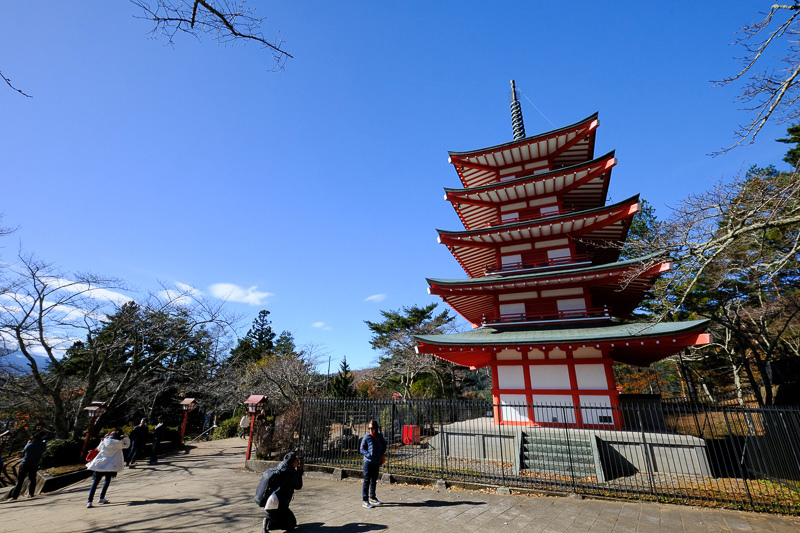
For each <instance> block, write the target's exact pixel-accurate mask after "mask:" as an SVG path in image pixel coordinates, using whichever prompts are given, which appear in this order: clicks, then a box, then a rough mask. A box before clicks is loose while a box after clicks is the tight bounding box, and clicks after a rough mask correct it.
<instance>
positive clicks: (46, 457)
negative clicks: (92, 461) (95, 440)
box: [41, 439, 85, 468]
mask: <svg viewBox="0 0 800 533" xmlns="http://www.w3.org/2000/svg"><path fill="white" fill-rule="evenodd" d="M82 447H83V442H81V441H80V440H71V439H53V440H51V441H48V443H47V448H45V450H44V454H42V462H41V466H42V468H50V467H53V466H63V465H74V464H78V463H81V462H83V461H84V459H85V457H80V453H81V448H82Z"/></svg>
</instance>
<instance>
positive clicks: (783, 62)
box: [716, 0, 800, 154]
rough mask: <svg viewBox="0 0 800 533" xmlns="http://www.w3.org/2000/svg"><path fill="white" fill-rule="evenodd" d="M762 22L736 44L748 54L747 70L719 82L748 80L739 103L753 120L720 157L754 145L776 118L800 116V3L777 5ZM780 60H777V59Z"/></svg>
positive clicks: (747, 30) (743, 31)
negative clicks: (736, 148) (766, 126)
mask: <svg viewBox="0 0 800 533" xmlns="http://www.w3.org/2000/svg"><path fill="white" fill-rule="evenodd" d="M762 14H763V15H764V16H763V18H762V19H761V20H759V21H757V22H755V23H753V24H749V25H746V26H743V27H742V28H741V30H740V33H741V36H740V37H739V38H738V39H737V40H736V41H735V44H738V45H740V46H741V47H742V48H743V49H744V51H745V54H744V56H742V57H741V58H739V59H740V61H741V62H742V63H743V67H742V68H741V70H739V72H737V73H736V74H735V75H733V76H730V77H728V78H725V79H723V80H720V81H718V82H716V84H717V85H719V86H723V85H728V84H731V83H734V82H737V81H741V80H745V85H744V89H743V90H742V93H741V94H740V95H739V97H738V98H739V100H740V101H741V102H743V103H744V105H745V109H746V110H747V111H750V112H751V113H753V118H752V119H751V120H750V121H749V122H748V123H747V124H745V125H743V126H740V127H739V129H738V130H737V131H736V132H735V135H736V136H737V137H738V138H739V140H738V141H737V142H736V143H735V144H734V145H733V146H730V147H728V148H726V149H723V150H721V151H719V152H717V154H720V153H724V152H727V151H728V150H730V149H731V148H734V147H736V146H739V145H741V144H750V143H752V142H753V141H754V140H755V138H756V136H757V135H758V133H759V132H760V131H761V129H762V128H763V127H764V125H765V124H766V123H767V121H768V120H770V118H773V116H775V117H776V118H777V119H778V122H780V123H783V122H788V121H793V120H795V119H797V118H798V117H799V116H800V107H798V106H797V103H798V98H800V93H798V83H800V41H798V39H797V37H798V34H800V18H798V15H800V0H794V2H793V3H791V4H774V5H772V6H771V7H770V10H769V12H768V13H762ZM776 58H777V59H776Z"/></svg>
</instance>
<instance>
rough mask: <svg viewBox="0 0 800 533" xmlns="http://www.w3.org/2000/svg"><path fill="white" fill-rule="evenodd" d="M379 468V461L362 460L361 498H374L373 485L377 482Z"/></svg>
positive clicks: (365, 499)
mask: <svg viewBox="0 0 800 533" xmlns="http://www.w3.org/2000/svg"><path fill="white" fill-rule="evenodd" d="M380 469H381V465H380V464H379V463H370V462H367V461H364V485H363V487H362V488H361V498H362V499H363V500H364V501H367V498H372V499H375V486H376V485H377V484H378V471H379V470H380Z"/></svg>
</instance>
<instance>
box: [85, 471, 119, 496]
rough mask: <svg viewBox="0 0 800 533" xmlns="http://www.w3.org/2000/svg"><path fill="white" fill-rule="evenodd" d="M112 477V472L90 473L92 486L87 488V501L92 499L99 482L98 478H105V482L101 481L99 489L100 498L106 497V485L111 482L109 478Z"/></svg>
mask: <svg viewBox="0 0 800 533" xmlns="http://www.w3.org/2000/svg"><path fill="white" fill-rule="evenodd" d="M112 477H114V473H113V472H94V473H92V480H93V481H92V488H91V489H89V501H92V500H94V491H95V490H97V485H98V484H99V483H100V480H101V479H103V478H105V480H106V481H105V483H103V488H102V489H100V499H101V500H102V499H103V498H105V497H106V491H107V490H108V485H109V484H110V483H111V478H112Z"/></svg>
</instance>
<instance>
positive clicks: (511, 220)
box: [484, 207, 577, 228]
mask: <svg viewBox="0 0 800 533" xmlns="http://www.w3.org/2000/svg"><path fill="white" fill-rule="evenodd" d="M575 211H577V209H575V208H574V207H568V208H564V209H559V210H558V211H550V212H549V213H532V214H530V215H522V216H519V215H517V216H515V217H511V218H503V217H502V216H501V217H497V218H495V219H494V220H492V221H490V222H486V223H485V224H484V225H485V227H487V228H489V227H492V226H497V225H501V224H514V223H515V222H526V221H528V220H536V219H539V218H547V217H554V216H558V215H565V214H567V213H574V212H575Z"/></svg>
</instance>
